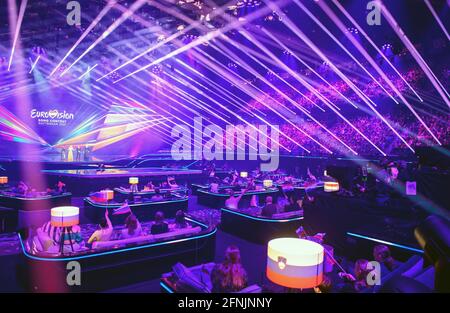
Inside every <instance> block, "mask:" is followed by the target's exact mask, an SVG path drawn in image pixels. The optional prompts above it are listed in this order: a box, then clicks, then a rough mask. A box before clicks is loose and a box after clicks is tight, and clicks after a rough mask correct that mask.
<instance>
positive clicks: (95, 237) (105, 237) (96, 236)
mask: <svg viewBox="0 0 450 313" xmlns="http://www.w3.org/2000/svg"><path fill="white" fill-rule="evenodd" d="M112 233H113V226H112V223H111V220H110V219H109V212H108V209H106V210H105V217H104V218H102V220H101V221H100V224H99V229H98V230H96V231H95V232H94V233H93V234H92V235H91V237H90V238H89V240H88V244H92V243H93V242H95V241H109V239H111V235H112Z"/></svg>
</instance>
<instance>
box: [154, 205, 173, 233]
mask: <svg viewBox="0 0 450 313" xmlns="http://www.w3.org/2000/svg"><path fill="white" fill-rule="evenodd" d="M168 231H169V225H168V224H167V223H166V222H165V221H164V213H163V212H161V211H158V212H156V214H155V221H154V223H153V225H152V227H151V229H150V233H151V234H152V235H157V234H163V233H167V232H168Z"/></svg>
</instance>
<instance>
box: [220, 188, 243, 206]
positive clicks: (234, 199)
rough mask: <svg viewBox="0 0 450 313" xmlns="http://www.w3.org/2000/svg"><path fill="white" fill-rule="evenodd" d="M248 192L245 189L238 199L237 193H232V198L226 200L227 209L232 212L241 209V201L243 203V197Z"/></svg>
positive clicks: (230, 193)
mask: <svg viewBox="0 0 450 313" xmlns="http://www.w3.org/2000/svg"><path fill="white" fill-rule="evenodd" d="M246 192H247V189H243V190H242V192H241V194H240V195H239V196H237V197H236V193H235V192H234V191H232V190H231V191H230V192H229V195H230V197H229V198H228V199H227V200H225V208H227V209H231V210H237V209H238V208H239V201H241V198H242V196H243V195H244V194H245V193H246Z"/></svg>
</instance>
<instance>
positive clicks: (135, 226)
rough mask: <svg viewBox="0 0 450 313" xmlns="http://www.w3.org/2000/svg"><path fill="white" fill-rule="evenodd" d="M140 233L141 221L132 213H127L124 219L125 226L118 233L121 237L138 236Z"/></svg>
mask: <svg viewBox="0 0 450 313" xmlns="http://www.w3.org/2000/svg"><path fill="white" fill-rule="evenodd" d="M140 235H142V227H141V223H139V220H138V219H137V217H136V216H135V215H134V214H130V215H128V217H127V218H126V220H125V228H124V229H122V232H121V234H120V236H121V238H122V239H127V238H133V237H138V236H140Z"/></svg>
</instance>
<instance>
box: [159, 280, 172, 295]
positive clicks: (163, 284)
mask: <svg viewBox="0 0 450 313" xmlns="http://www.w3.org/2000/svg"><path fill="white" fill-rule="evenodd" d="M159 284H160V285H161V287H163V288H164V290H166V291H167V292H168V293H174V292H173V290H172V289H171V288H169V286H167V285H166V284H165V283H163V282H160V283H159Z"/></svg>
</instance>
